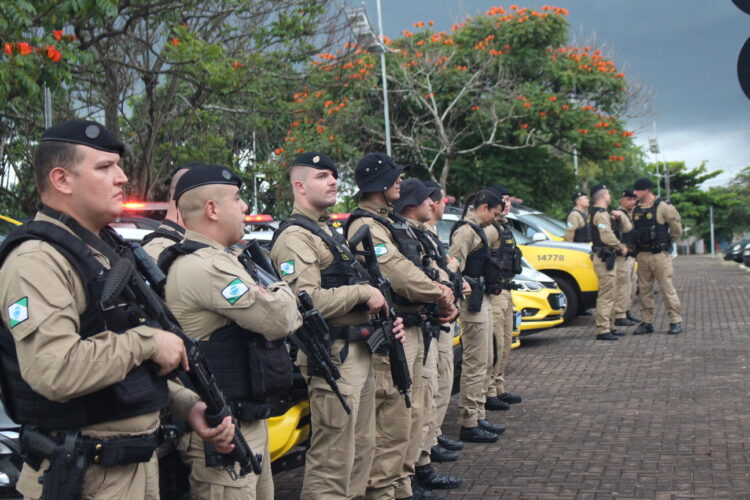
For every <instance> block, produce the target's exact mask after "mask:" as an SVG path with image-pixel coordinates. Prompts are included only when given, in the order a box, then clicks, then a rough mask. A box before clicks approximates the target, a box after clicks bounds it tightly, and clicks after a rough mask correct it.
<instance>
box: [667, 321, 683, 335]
mask: <svg viewBox="0 0 750 500" xmlns="http://www.w3.org/2000/svg"><path fill="white" fill-rule="evenodd" d="M667 333H668V334H670V335H677V334H678V333H682V323H680V322H679V321H678V322H677V323H670V324H669V331H668V332H667Z"/></svg>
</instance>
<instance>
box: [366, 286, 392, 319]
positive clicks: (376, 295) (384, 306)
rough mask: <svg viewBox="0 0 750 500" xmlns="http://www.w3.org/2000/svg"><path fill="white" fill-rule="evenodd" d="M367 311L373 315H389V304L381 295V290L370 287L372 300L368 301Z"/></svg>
mask: <svg viewBox="0 0 750 500" xmlns="http://www.w3.org/2000/svg"><path fill="white" fill-rule="evenodd" d="M367 309H368V311H367V312H368V313H369V314H372V315H375V314H378V313H379V312H382V313H384V314H388V302H386V300H385V297H383V294H382V293H380V290H378V289H377V288H375V287H374V286H371V287H370V298H369V299H367Z"/></svg>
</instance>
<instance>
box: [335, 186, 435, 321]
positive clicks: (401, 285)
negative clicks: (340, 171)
mask: <svg viewBox="0 0 750 500" xmlns="http://www.w3.org/2000/svg"><path fill="white" fill-rule="evenodd" d="M359 207H360V208H362V209H363V210H367V211H369V212H372V213H375V214H378V215H380V216H382V217H388V213H389V212H390V211H391V210H392V209H391V208H390V207H388V206H387V205H382V204H379V203H375V202H373V201H372V200H369V199H365V200H363V201H361V202H360V204H359ZM365 223H366V224H368V225H369V226H370V234H371V235H372V242H373V244H374V245H375V250H376V255H377V259H378V264H379V265H380V271H381V272H382V273H383V276H384V277H385V278H386V279H388V280H389V281H390V282H391V287H392V288H393V291H394V292H396V293H397V294H399V295H401V296H403V297H406V298H407V299H409V300H410V301H412V302H423V303H427V304H432V303H435V302H437V300H438V299H439V298H440V296H441V295H442V291H441V289H440V287H438V285H437V283H435V282H434V281H432V280H431V279H430V278H428V277H427V275H425V273H424V272H422V270H420V269H419V268H418V267H417V266H415V265H414V263H412V262H411V261H410V260H409V259H407V258H406V257H404V255H403V254H402V253H401V252H400V251H399V250H398V245H397V244H396V242H395V241H393V238H392V236H391V232H390V231H389V230H388V228H387V227H385V226H383V225H382V224H380V223H379V222H377V221H376V220H374V219H369V218H365V217H363V218H359V219H357V220H355V221H354V222H352V224H351V226H350V227H349V235H350V236H352V235H354V233H356V232H357V229H359V228H360V227H361V226H362V225H363V224H365ZM398 309H402V310H404V311H407V312H413V311H416V310H418V309H419V306H415V307H403V308H402V307H398Z"/></svg>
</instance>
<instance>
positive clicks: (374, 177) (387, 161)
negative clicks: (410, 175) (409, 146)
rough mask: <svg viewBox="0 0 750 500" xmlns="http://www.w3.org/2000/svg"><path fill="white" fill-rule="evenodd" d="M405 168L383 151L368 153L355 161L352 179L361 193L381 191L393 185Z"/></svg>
mask: <svg viewBox="0 0 750 500" xmlns="http://www.w3.org/2000/svg"><path fill="white" fill-rule="evenodd" d="M405 169H406V167H404V166H403V165H399V164H398V163H396V162H395V161H393V159H392V158H391V157H390V156H388V155H387V154H385V153H370V154H368V155H366V156H365V157H364V158H362V159H361V160H359V163H357V168H355V169H354V180H355V181H356V182H357V187H358V188H359V191H360V192H361V193H377V192H381V193H382V192H383V191H385V190H386V189H388V188H389V187H391V186H393V184H394V183H395V182H396V179H398V178H399V177H400V176H401V174H402V173H403V171H404V170H405Z"/></svg>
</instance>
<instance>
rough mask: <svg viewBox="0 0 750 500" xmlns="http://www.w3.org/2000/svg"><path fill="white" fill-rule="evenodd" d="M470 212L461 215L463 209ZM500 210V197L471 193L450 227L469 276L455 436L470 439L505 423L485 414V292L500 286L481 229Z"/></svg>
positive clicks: (485, 437)
mask: <svg viewBox="0 0 750 500" xmlns="http://www.w3.org/2000/svg"><path fill="white" fill-rule="evenodd" d="M470 206H472V207H473V211H472V212H471V213H470V214H468V215H467V214H466V213H467V211H468V209H469V207H470ZM502 210H503V200H502V197H501V196H499V195H498V194H496V193H495V192H493V191H491V190H489V189H482V190H480V191H478V192H477V193H475V194H474V195H472V196H471V197H470V198H469V200H468V201H467V203H466V206H465V207H464V214H463V215H464V217H463V219H462V220H460V221H458V222H457V223H456V224H455V225H454V226H453V232H452V234H451V247H450V255H451V256H453V257H454V258H456V259H457V260H458V262H459V265H460V267H461V271H462V272H463V274H464V277H465V278H467V279H471V280H473V281H472V283H471V286H472V290H471V295H470V296H469V297H467V298H466V300H464V301H463V302H462V303H461V345H462V347H463V361H462V364H461V392H460V393H459V399H458V405H459V408H460V410H461V414H460V417H459V423H460V424H461V431H460V434H459V438H460V439H461V440H462V441H468V442H472V443H494V442H495V441H497V439H498V436H499V435H500V434H502V433H503V432H505V427H503V426H502V425H499V424H495V423H493V422H491V421H489V420H488V419H487V418H485V406H484V405H485V402H486V395H487V389H488V387H487V386H488V382H487V381H488V379H489V377H490V376H491V374H492V361H493V346H492V342H493V341H492V339H493V327H492V303H491V300H490V298H489V297H490V294H491V293H492V292H493V291H495V290H497V289H498V288H499V287H500V286H501V285H500V283H501V282H502V278H501V277H500V274H499V272H498V271H497V269H498V268H497V266H496V265H495V264H497V260H498V256H497V252H496V251H493V250H492V246H493V244H494V242H493V241H490V240H489V238H488V236H487V233H486V231H485V229H486V228H487V227H488V226H490V225H491V224H492V223H493V222H494V221H495V219H497V217H498V216H499V215H500V213H501V212H502Z"/></svg>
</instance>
